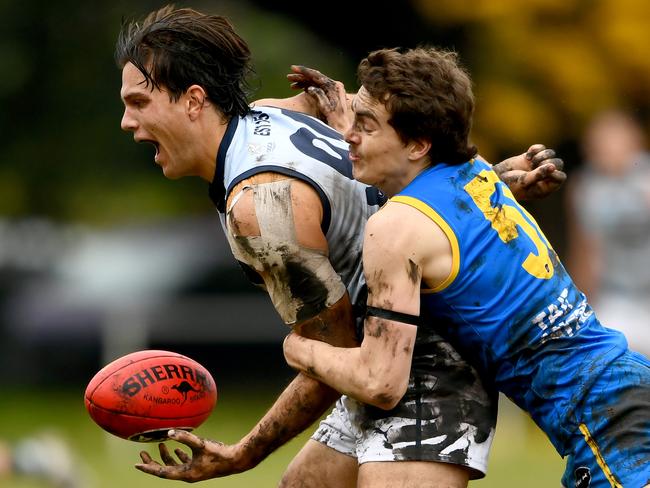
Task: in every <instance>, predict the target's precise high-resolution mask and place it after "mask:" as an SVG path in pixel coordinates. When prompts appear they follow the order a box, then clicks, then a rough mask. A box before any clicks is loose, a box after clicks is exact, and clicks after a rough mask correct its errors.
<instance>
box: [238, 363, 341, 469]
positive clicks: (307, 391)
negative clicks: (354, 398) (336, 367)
mask: <svg viewBox="0 0 650 488" xmlns="http://www.w3.org/2000/svg"><path fill="white" fill-rule="evenodd" d="M339 396H340V393H338V392H337V391H335V390H333V389H331V388H330V387H328V386H327V385H324V384H322V383H320V382H318V381H316V380H314V379H312V378H309V377H308V376H305V375H303V374H299V375H298V376H296V378H295V379H294V380H293V381H292V382H291V383H290V384H289V386H287V388H286V389H285V390H284V392H283V393H282V394H281V395H280V397H279V398H278V399H277V400H276V402H275V403H274V404H273V406H272V407H271V409H270V410H269V411H268V412H267V413H266V415H264V417H263V418H262V419H261V420H260V422H259V423H258V424H257V425H256V426H255V428H254V429H253V430H252V431H251V432H250V433H249V434H248V435H247V436H246V437H245V438H243V439H242V440H241V441H240V443H239V444H240V446H241V449H242V451H243V453H242V457H243V458H244V461H243V464H244V465H246V469H250V468H252V467H254V466H256V465H257V464H259V463H260V462H261V461H262V460H264V459H265V458H266V457H267V456H268V455H269V454H271V453H272V452H273V451H275V450H276V449H277V448H279V447H280V446H283V445H284V444H286V443H287V442H289V441H290V440H291V439H293V438H294V437H295V436H297V435H298V434H300V433H301V432H303V431H304V430H305V429H307V428H308V427H309V426H311V425H312V424H313V423H314V422H316V421H317V420H318V419H319V418H320V417H321V415H323V413H325V412H326V411H327V409H328V408H329V407H331V406H332V404H333V403H334V402H335V401H336V399H337V398H338V397H339Z"/></svg>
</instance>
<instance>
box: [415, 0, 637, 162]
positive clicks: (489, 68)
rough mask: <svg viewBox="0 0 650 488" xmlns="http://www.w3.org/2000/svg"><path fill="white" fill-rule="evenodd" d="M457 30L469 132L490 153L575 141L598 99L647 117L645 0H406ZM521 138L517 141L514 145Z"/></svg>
mask: <svg viewBox="0 0 650 488" xmlns="http://www.w3.org/2000/svg"><path fill="white" fill-rule="evenodd" d="M413 4H414V6H415V7H416V8H417V10H418V11H419V12H420V14H421V15H423V16H425V17H426V18H427V19H429V20H430V22H431V23H432V24H433V25H437V26H442V27H444V28H447V29H448V28H449V27H450V25H451V26H457V27H460V28H461V29H462V39H463V42H462V49H460V51H461V59H462V60H463V62H464V64H465V65H466V66H467V67H468V68H469V70H470V71H471V74H472V77H473V80H474V83H475V90H476V95H477V112H476V119H475V124H474V139H475V141H476V142H477V144H478V146H479V149H480V151H481V153H483V154H484V155H485V156H487V157H489V158H492V159H494V158H497V157H500V156H502V155H503V154H512V153H516V152H522V151H523V150H525V149H526V147H525V144H526V143H528V142H543V143H545V144H546V145H547V146H549V147H561V146H562V145H564V144H567V143H570V142H572V141H575V140H577V139H578V138H579V137H580V134H581V132H582V130H583V128H584V126H585V124H586V123H587V122H588V120H589V119H590V118H591V117H592V116H593V115H595V114H596V113H597V112H599V111H600V110H602V109H604V108H609V107H612V106H618V107H622V108H625V109H627V110H630V111H631V112H634V113H636V114H637V115H639V116H640V117H641V118H645V119H646V120H647V115H648V112H649V111H650V110H649V109H650V31H649V30H648V25H650V3H648V2H646V1H644V0H529V1H527V2H520V1H518V0H435V1H434V0H413ZM522 144H523V145H524V147H522Z"/></svg>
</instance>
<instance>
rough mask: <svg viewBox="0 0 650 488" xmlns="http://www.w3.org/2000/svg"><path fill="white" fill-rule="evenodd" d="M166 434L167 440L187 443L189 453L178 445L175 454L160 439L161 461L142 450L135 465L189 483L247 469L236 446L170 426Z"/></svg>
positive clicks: (149, 472) (154, 473) (144, 470)
mask: <svg viewBox="0 0 650 488" xmlns="http://www.w3.org/2000/svg"><path fill="white" fill-rule="evenodd" d="M168 435H169V439H170V440H174V441H177V442H180V443H181V444H185V445H186V446H188V447H189V448H190V449H191V450H192V455H191V456H190V455H189V454H187V453H186V452H185V451H183V450H182V449H179V448H177V449H174V453H175V454H176V457H174V456H173V455H172V454H171V452H169V449H168V448H167V446H166V445H165V444H163V443H160V444H158V450H159V451H160V459H161V460H162V462H163V464H161V463H159V462H157V461H156V460H154V459H153V458H152V457H151V456H150V455H149V453H148V452H147V451H141V452H140V458H141V459H142V463H139V464H136V465H135V467H136V469H139V470H140V471H143V472H144V473H148V474H151V475H154V476H158V477H159V478H164V479H169V480H180V481H187V482H189V483H193V482H195V481H203V480H207V479H211V478H218V477H221V476H228V475H230V474H235V473H241V472H242V471H246V469H248V467H243V466H242V464H241V460H240V459H239V458H240V456H239V455H238V449H237V447H236V446H231V445H227V444H223V443H221V442H217V441H211V440H209V439H203V438H201V437H198V436H196V435H194V434H191V433H190V432H187V431H184V430H170V431H169V434H168Z"/></svg>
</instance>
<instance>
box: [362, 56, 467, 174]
mask: <svg viewBox="0 0 650 488" xmlns="http://www.w3.org/2000/svg"><path fill="white" fill-rule="evenodd" d="M357 75H358V79H359V83H360V84H361V85H363V87H364V88H365V89H366V90H367V91H368V93H369V94H370V96H372V97H373V98H375V99H376V100H378V101H380V102H383V103H384V104H385V107H386V110H387V111H388V113H389V114H390V119H389V121H388V122H389V124H390V125H391V126H392V127H393V128H394V129H395V131H396V132H397V134H398V135H399V137H400V139H401V140H402V141H403V142H404V143H407V142H408V141H410V140H417V139H425V140H428V141H430V142H431V143H432V145H431V150H430V151H429V156H430V158H431V162H432V163H433V164H435V163H437V162H443V161H444V162H447V163H461V162H464V161H467V160H469V159H471V158H473V157H474V156H476V154H477V148H476V146H474V145H472V144H470V142H469V134H470V130H471V127H472V117H473V114H474V94H473V93H472V83H471V80H470V77H469V75H468V74H467V72H466V71H465V70H464V69H463V68H462V67H461V66H460V65H459V64H458V55H457V54H456V53H455V52H451V51H443V50H438V49H435V48H431V47H418V48H414V49H409V50H404V51H402V50H400V49H399V48H394V49H380V50H377V51H373V52H371V53H370V54H369V55H368V57H366V58H365V59H363V60H362V61H361V63H359V68H358V71H357Z"/></svg>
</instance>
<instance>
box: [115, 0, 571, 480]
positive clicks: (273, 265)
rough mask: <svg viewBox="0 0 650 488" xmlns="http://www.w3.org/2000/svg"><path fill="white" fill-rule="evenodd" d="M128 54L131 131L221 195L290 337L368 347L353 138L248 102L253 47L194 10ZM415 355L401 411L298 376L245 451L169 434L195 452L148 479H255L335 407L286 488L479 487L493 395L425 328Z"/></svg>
mask: <svg viewBox="0 0 650 488" xmlns="http://www.w3.org/2000/svg"><path fill="white" fill-rule="evenodd" d="M115 55H116V61H117V63H118V66H119V67H120V68H121V69H122V87H121V98H122V101H123V103H124V107H125V108H124V115H123V117H122V121H121V126H122V128H123V129H124V130H126V131H130V132H132V133H133V137H134V140H135V141H136V142H148V143H151V144H153V145H154V146H155V148H156V154H155V161H156V163H157V164H158V165H159V166H160V167H161V168H162V171H163V173H164V175H165V176H166V177H167V178H171V179H175V178H180V177H183V176H198V177H200V178H202V179H204V180H205V181H206V182H208V183H209V193H210V196H211V198H212V200H213V202H214V204H215V206H216V208H217V210H218V213H219V216H220V218H221V223H222V226H223V229H224V232H225V234H226V236H227V237H228V240H229V243H230V246H231V249H232V252H233V254H234V256H235V258H236V259H237V260H238V261H239V262H240V263H241V264H242V266H243V267H244V269H246V270H247V272H248V274H249V275H250V277H251V278H252V279H253V280H256V281H257V282H258V283H259V284H261V285H262V286H264V288H265V289H266V290H267V292H268V294H269V296H270V298H271V300H272V302H273V305H274V307H275V309H276V310H277V312H278V313H279V315H280V316H281V317H282V319H283V320H284V322H285V323H286V324H287V325H288V326H289V327H291V330H292V331H294V332H295V333H296V334H299V335H301V336H303V337H306V338H311V339H315V340H318V341H324V342H326V343H328V344H331V345H333V346H337V347H353V346H357V345H358V344H359V341H360V336H359V335H358V333H357V332H358V331H357V327H356V313H355V308H354V307H353V304H361V305H365V295H366V293H365V291H364V290H365V285H364V277H363V271H362V267H361V251H362V238H363V230H364V227H365V224H366V221H367V219H368V218H369V217H370V216H371V215H372V214H374V213H375V212H376V211H377V210H378V209H379V206H380V205H381V204H382V203H384V198H383V195H382V194H381V193H380V192H379V191H378V190H377V189H376V188H374V187H372V186H368V185H366V184H362V183H359V182H357V181H355V180H354V179H353V178H352V167H351V164H350V161H349V159H348V144H347V143H346V142H345V141H344V140H343V138H342V136H341V134H340V133H339V132H337V131H335V130H333V129H332V128H331V127H329V126H328V125H326V124H325V123H323V122H321V121H320V120H319V119H318V118H316V117H312V116H310V115H307V114H305V113H300V112H306V113H309V114H311V115H318V111H317V110H318V107H317V104H316V103H315V100H316V99H315V98H314V97H312V96H311V95H310V94H308V93H301V94H300V95H298V96H296V97H292V98H288V99H286V100H267V101H266V102H264V103H267V104H274V105H276V106H275V107H266V106H262V105H263V104H262V103H257V104H253V105H252V106H251V105H249V103H248V100H249V95H250V94H249V93H248V84H247V81H246V80H247V77H248V76H249V75H250V74H251V67H250V52H249V49H248V46H247V44H246V42H245V41H244V40H243V39H242V38H241V37H239V35H237V33H236V32H235V31H234V29H233V27H232V25H231V23H230V22H229V21H228V20H227V19H225V18H224V17H221V16H217V15H205V14H202V13H199V12H197V11H194V10H191V9H177V10H175V9H173V8H172V7H165V8H163V9H161V10H158V11H155V12H152V13H151V14H150V15H149V16H147V17H146V18H145V19H144V20H143V21H142V22H130V23H125V24H124V25H123V27H122V30H121V33H120V35H119V37H118V41H117V44H116V52H115ZM543 163H544V164H543ZM560 165H561V160H558V159H557V158H555V157H554V152H553V151H552V150H547V149H546V148H544V146H541V145H538V146H533V147H532V148H531V150H530V151H529V153H528V155H526V154H522V155H520V156H517V157H514V158H511V159H510V160H508V162H507V164H506V165H505V168H506V169H507V170H508V171H506V173H508V172H510V170H511V171H512V172H514V173H515V174H523V175H524V178H516V179H515V180H513V188H514V189H516V190H517V191H521V192H523V193H526V192H527V191H532V190H533V189H534V188H538V187H539V186H540V185H544V184H545V183H548V182H549V181H550V182H551V184H550V188H554V187H557V186H558V185H560V184H561V181H562V179H563V173H562V172H561V167H560ZM549 166H550V167H551V171H550V172H549V169H548V168H549ZM542 193H543V192H542ZM414 357H416V358H419V359H418V362H417V364H416V365H415V366H414V367H413V368H412V369H411V368H410V367H407V369H411V371H410V373H411V374H410V379H409V385H408V388H407V391H406V394H405V395H404V396H403V398H402V399H401V400H400V401H399V402H396V403H395V405H391V408H390V409H388V410H386V409H383V408H377V407H375V406H372V405H366V404H364V403H361V402H359V401H357V400H353V399H352V398H349V397H347V396H341V394H340V393H338V392H337V391H336V389H334V388H331V387H330V386H327V385H326V384H324V383H323V382H321V381H317V380H314V379H313V378H312V377H311V376H310V375H308V374H303V373H300V374H298V375H297V377H296V378H295V380H294V381H293V382H292V383H291V384H290V385H288V386H287V388H286V389H285V390H284V391H283V392H282V393H281V394H280V396H279V397H278V399H277V400H276V402H275V403H274V404H273V406H272V407H271V408H270V410H269V411H268V412H267V413H266V414H265V415H264V416H263V418H262V419H260V420H259V422H258V423H257V424H256V425H255V426H254V427H253V428H252V429H251V431H250V432H249V433H248V434H247V435H246V436H244V438H243V439H241V440H240V441H239V442H237V443H235V444H232V445H225V444H222V443H219V442H215V441H210V440H207V439H202V438H200V437H198V436H196V435H194V434H191V433H189V432H184V431H170V433H169V438H170V439H172V440H175V441H178V442H180V443H182V444H185V445H186V446H189V447H190V448H191V451H192V454H191V455H190V454H187V453H185V452H184V451H183V450H181V449H176V450H175V451H174V453H175V456H174V455H173V453H172V452H170V451H169V449H168V448H167V447H166V445H165V444H161V445H160V446H159V451H160V456H161V460H162V463H159V462H157V461H156V460H154V459H153V458H152V457H151V455H150V454H149V453H147V452H145V451H143V452H142V453H141V458H142V462H141V463H139V464H137V465H136V468H137V469H139V470H141V471H143V472H145V473H149V474H152V475H155V476H158V477H161V478H167V479H174V480H183V481H188V482H194V481H199V480H206V479H210V478H216V477H221V476H227V475H230V474H234V473H239V472H242V471H246V470H248V469H251V468H253V467H254V466H256V465H257V464H258V463H259V462H261V461H262V460H263V459H264V458H265V457H267V456H268V455H269V454H270V453H271V452H273V451H274V450H275V449H277V448H278V447H280V446H282V445H283V444H285V443H286V442H287V441H289V440H290V439H292V438H293V437H294V436H296V435H297V434H298V433H300V432H302V431H303V430H305V429H306V428H307V427H309V426H310V425H312V423H313V422H315V421H316V420H318V419H319V418H320V417H321V415H322V414H324V413H325V412H326V411H327V410H328V409H330V408H332V406H333V405H334V404H335V403H336V404H335V406H334V408H333V410H332V412H331V414H330V415H329V416H328V417H327V418H326V419H325V420H324V421H323V422H322V423H321V424H320V425H319V427H318V429H317V431H316V432H315V434H314V436H313V437H312V439H310V440H309V441H308V442H307V443H306V445H305V446H304V448H303V449H302V450H301V451H300V452H299V453H298V455H297V456H296V457H295V458H294V460H293V461H292V462H291V464H290V465H289V467H288V468H287V470H286V472H285V473H284V475H283V477H282V480H281V481H280V486H283V487H290V486H301V487H316V486H318V487H332V488H342V487H343V488H344V487H354V486H373V487H381V486H397V485H399V486H409V487H418V486H428V487H431V486H447V487H449V486H466V485H467V482H468V479H473V478H480V477H482V476H484V474H485V471H486V464H487V456H488V452H489V448H490V445H491V442H492V438H493V434H494V429H495V418H496V399H495V397H494V394H493V392H492V390H486V388H485V387H484V386H483V385H482V382H481V379H480V377H479V376H478V375H477V374H476V372H475V371H474V369H473V368H472V367H471V366H470V365H469V364H468V363H467V362H465V361H464V360H463V359H462V358H461V357H460V356H459V355H458V353H457V352H456V351H455V350H454V349H453V348H451V346H450V345H449V344H448V343H447V342H445V341H443V340H442V339H441V338H440V337H439V336H438V335H437V334H436V333H435V332H434V331H433V330H427V329H422V334H420V335H419V336H418V338H417V340H416V344H415V353H414ZM414 364H415V362H414ZM393 461H395V462H393Z"/></svg>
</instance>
